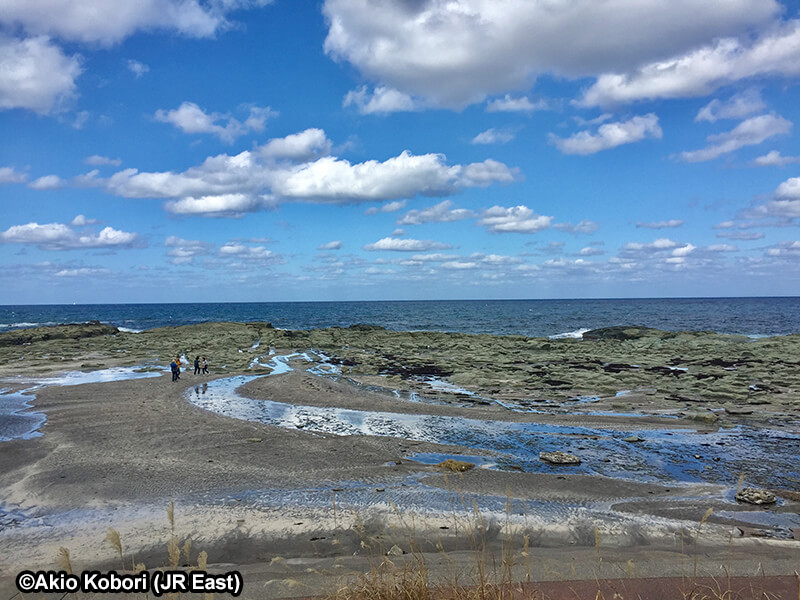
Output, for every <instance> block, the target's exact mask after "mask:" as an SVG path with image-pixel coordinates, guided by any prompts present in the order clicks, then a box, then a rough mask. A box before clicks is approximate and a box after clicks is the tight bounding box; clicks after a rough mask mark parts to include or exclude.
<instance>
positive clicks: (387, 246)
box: [364, 237, 453, 252]
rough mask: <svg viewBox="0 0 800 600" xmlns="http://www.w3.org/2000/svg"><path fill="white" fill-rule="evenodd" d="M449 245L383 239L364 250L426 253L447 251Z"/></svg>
mask: <svg viewBox="0 0 800 600" xmlns="http://www.w3.org/2000/svg"><path fill="white" fill-rule="evenodd" d="M452 247H453V246H451V245H450V244H444V243H442V242H434V241H432V240H414V239H404V240H399V239H397V238H391V237H385V238H382V239H380V240H378V241H377V242H374V243H372V244H367V245H366V246H364V250H369V251H377V250H390V251H393V252H428V251H430V250H448V249H450V248H452Z"/></svg>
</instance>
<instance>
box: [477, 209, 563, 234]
mask: <svg viewBox="0 0 800 600" xmlns="http://www.w3.org/2000/svg"><path fill="white" fill-rule="evenodd" d="M552 221H553V217H546V216H542V215H537V214H535V213H534V212H533V211H532V210H531V209H530V208H528V207H527V206H524V205H520V206H512V207H510V208H505V207H502V206H493V207H491V208H490V209H488V210H485V211H483V213H482V214H481V219H480V220H479V221H478V224H479V225H483V226H484V227H486V228H487V229H488V230H489V231H490V232H492V233H537V232H539V231H542V230H544V229H547V228H548V227H550V224H551V223H552Z"/></svg>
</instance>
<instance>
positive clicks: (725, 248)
mask: <svg viewBox="0 0 800 600" xmlns="http://www.w3.org/2000/svg"><path fill="white" fill-rule="evenodd" d="M706 250H708V251H709V252H738V251H739V248H737V247H736V246H732V245H731V244H712V245H710V246H709V247H708V248H706Z"/></svg>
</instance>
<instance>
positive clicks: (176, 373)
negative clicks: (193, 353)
mask: <svg viewBox="0 0 800 600" xmlns="http://www.w3.org/2000/svg"><path fill="white" fill-rule="evenodd" d="M169 368H170V370H171V371H172V381H178V379H180V378H181V368H180V367H179V366H178V363H177V362H175V361H174V360H173V361H172V362H171V363H169Z"/></svg>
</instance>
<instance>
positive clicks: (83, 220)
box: [69, 215, 97, 227]
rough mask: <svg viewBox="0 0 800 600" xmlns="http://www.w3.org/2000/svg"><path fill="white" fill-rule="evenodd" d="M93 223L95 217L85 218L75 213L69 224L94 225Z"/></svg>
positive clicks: (76, 225)
mask: <svg viewBox="0 0 800 600" xmlns="http://www.w3.org/2000/svg"><path fill="white" fill-rule="evenodd" d="M95 223H97V219H87V218H86V217H85V216H83V215H76V216H75V218H74V219H72V221H70V223H69V224H70V225H72V226H73V227H85V226H86V225H94V224H95Z"/></svg>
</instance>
